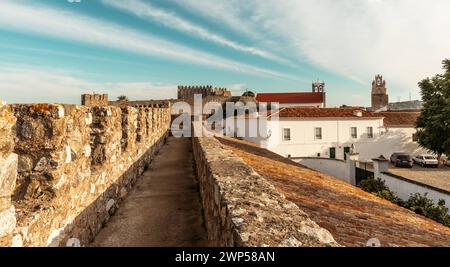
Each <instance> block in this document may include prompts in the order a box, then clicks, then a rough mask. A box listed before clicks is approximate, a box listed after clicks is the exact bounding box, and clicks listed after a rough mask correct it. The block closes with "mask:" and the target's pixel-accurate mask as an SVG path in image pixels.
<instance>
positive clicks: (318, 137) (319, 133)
mask: <svg viewBox="0 0 450 267" xmlns="http://www.w3.org/2000/svg"><path fill="white" fill-rule="evenodd" d="M314 137H315V139H316V140H322V128H314Z"/></svg>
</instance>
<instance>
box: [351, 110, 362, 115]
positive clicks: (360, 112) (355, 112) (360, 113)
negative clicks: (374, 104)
mask: <svg viewBox="0 0 450 267" xmlns="http://www.w3.org/2000/svg"><path fill="white" fill-rule="evenodd" d="M353 115H355V116H356V117H362V115H363V113H362V111H361V110H355V111H353Z"/></svg>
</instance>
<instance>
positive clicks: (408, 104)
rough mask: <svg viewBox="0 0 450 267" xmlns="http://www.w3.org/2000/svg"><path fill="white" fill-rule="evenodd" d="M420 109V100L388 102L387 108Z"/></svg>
mask: <svg viewBox="0 0 450 267" xmlns="http://www.w3.org/2000/svg"><path fill="white" fill-rule="evenodd" d="M416 109H422V101H420V100H413V101H404V102H397V103H389V106H388V110H416Z"/></svg>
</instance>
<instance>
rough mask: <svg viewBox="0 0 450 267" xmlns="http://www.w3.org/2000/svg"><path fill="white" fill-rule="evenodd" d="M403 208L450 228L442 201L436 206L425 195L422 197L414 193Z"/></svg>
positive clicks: (449, 221) (449, 216)
mask: <svg viewBox="0 0 450 267" xmlns="http://www.w3.org/2000/svg"><path fill="white" fill-rule="evenodd" d="M405 206H406V207H407V208H408V209H410V210H412V211H414V212H415V213H417V214H420V215H423V216H425V217H427V218H430V219H432V220H435V221H437V222H440V223H442V224H443V225H446V226H449V227H450V215H449V213H448V208H447V207H446V206H445V200H443V199H440V200H439V201H438V203H437V205H436V204H435V203H434V202H433V200H431V199H429V198H427V193H425V194H424V195H421V194H419V193H416V194H413V195H411V197H410V198H409V199H408V201H407V202H406V205H405Z"/></svg>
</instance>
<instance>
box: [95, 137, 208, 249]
mask: <svg viewBox="0 0 450 267" xmlns="http://www.w3.org/2000/svg"><path fill="white" fill-rule="evenodd" d="M193 164H194V163H193V158H192V146H191V141H190V139H187V138H174V137H170V138H169V139H168V140H167V143H166V144H165V145H164V147H163V149H161V152H160V153H159V154H158V155H157V156H156V157H155V159H154V161H153V162H152V164H151V165H150V168H149V170H147V171H146V172H144V174H143V176H142V177H141V178H139V180H138V182H137V184H136V186H135V187H134V188H133V189H132V191H131V192H130V193H129V195H128V196H127V198H125V199H124V201H123V202H122V204H121V205H120V207H119V209H118V211H117V212H116V214H115V215H114V216H112V217H111V219H110V221H109V222H108V223H107V224H106V227H105V228H103V229H102V230H101V231H100V233H99V234H98V235H97V237H96V238H95V240H94V242H93V244H91V245H92V246H101V247H110V246H121V247H122V246H125V247H134V246H152V247H154V246H157V247H159V246H164V247H167V246H170V247H173V246H175V247H178V246H187V247H198V246H205V245H206V230H205V228H204V227H203V219H202V218H203V215H202V213H201V201H200V195H199V192H198V186H197V182H196V180H195V175H194V169H193Z"/></svg>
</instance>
